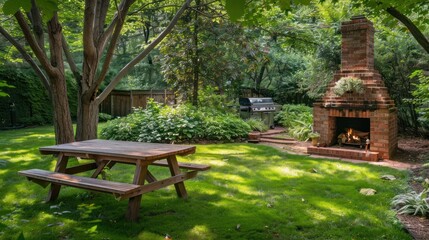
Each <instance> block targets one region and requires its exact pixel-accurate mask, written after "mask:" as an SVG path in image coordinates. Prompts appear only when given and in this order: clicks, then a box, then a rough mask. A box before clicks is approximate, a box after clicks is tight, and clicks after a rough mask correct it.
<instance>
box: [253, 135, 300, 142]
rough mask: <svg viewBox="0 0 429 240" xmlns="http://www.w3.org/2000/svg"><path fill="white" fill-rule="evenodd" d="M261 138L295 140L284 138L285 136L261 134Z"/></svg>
mask: <svg viewBox="0 0 429 240" xmlns="http://www.w3.org/2000/svg"><path fill="white" fill-rule="evenodd" d="M261 137H262V138H265V139H273V140H286V141H295V139H293V138H286V137H276V135H274V134H273V135H261Z"/></svg>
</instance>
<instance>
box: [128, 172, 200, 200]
mask: <svg viewBox="0 0 429 240" xmlns="http://www.w3.org/2000/svg"><path fill="white" fill-rule="evenodd" d="M197 174H198V171H190V172H186V173H181V174H179V175H176V176H173V177H169V178H166V179H162V180H158V181H156V182H153V183H149V184H146V185H143V186H140V190H139V191H138V192H134V193H131V196H133V195H141V194H144V193H147V192H152V191H155V190H158V189H161V188H164V187H167V186H169V185H172V184H176V183H179V182H183V181H185V180H188V179H191V178H194V177H196V176H197Z"/></svg>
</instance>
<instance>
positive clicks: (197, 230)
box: [187, 225, 213, 239]
mask: <svg viewBox="0 0 429 240" xmlns="http://www.w3.org/2000/svg"><path fill="white" fill-rule="evenodd" d="M187 239H213V234H212V233H211V231H210V229H209V228H208V227H207V226H205V225H197V226H195V227H193V228H192V229H191V230H190V231H189V233H188V234H187Z"/></svg>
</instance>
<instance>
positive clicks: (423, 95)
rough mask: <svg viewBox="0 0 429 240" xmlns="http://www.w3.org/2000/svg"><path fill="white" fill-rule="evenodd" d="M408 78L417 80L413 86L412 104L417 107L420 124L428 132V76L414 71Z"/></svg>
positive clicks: (419, 71) (420, 71)
mask: <svg viewBox="0 0 429 240" xmlns="http://www.w3.org/2000/svg"><path fill="white" fill-rule="evenodd" d="M410 78H411V79H412V78H417V79H418V80H419V82H418V83H417V84H414V86H415V87H416V89H415V90H413V91H412V95H413V97H414V99H413V103H414V104H416V105H417V109H416V110H417V113H418V114H419V118H418V120H419V122H420V124H421V125H422V126H423V127H425V129H426V130H429V91H428V89H429V76H425V75H424V73H423V71H422V70H416V71H414V72H413V73H412V74H411V75H410Z"/></svg>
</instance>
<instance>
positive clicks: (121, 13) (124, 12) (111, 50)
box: [90, 0, 135, 91]
mask: <svg viewBox="0 0 429 240" xmlns="http://www.w3.org/2000/svg"><path fill="white" fill-rule="evenodd" d="M134 1H135V0H125V1H124V2H123V4H121V6H120V7H121V8H120V9H119V10H118V21H117V23H116V26H115V31H114V32H113V35H112V38H111V39H110V45H109V48H108V49H107V53H106V56H105V60H104V63H103V67H102V69H101V72H100V75H99V76H98V78H97V80H96V83H95V84H94V85H93V86H92V87H91V89H90V91H95V90H96V89H97V88H98V86H99V85H100V84H101V83H102V82H103V81H104V79H105V78H106V75H107V72H108V70H109V66H110V63H111V61H112V58H113V54H114V53H115V48H116V44H117V42H118V38H119V36H120V35H121V30H122V27H123V26H124V23H125V17H126V15H127V12H128V9H129V8H130V6H131V4H133V3H134ZM99 51H100V52H101V51H102V50H101V49H99Z"/></svg>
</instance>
